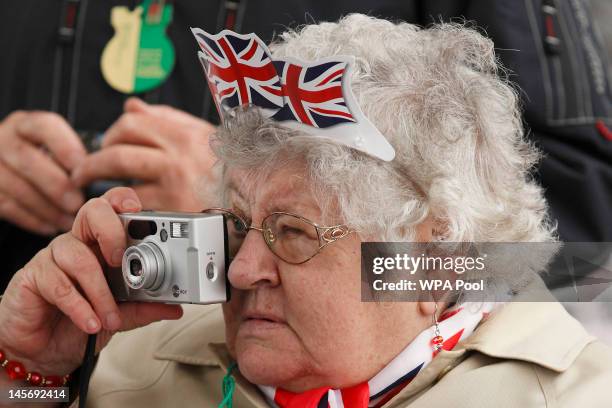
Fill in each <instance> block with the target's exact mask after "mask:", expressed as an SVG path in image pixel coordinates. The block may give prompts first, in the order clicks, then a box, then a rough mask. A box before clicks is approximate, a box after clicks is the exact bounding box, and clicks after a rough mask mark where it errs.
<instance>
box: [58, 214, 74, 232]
mask: <svg viewBox="0 0 612 408" xmlns="http://www.w3.org/2000/svg"><path fill="white" fill-rule="evenodd" d="M73 223H74V217H71V216H69V215H62V216H61V217H60V219H59V225H60V227H61V229H62V230H63V231H70V230H71V229H72V224H73Z"/></svg>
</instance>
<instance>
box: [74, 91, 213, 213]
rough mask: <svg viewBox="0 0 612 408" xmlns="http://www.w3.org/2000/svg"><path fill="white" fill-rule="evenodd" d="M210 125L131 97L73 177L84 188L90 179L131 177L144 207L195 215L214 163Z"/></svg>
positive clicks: (210, 177)
mask: <svg viewBox="0 0 612 408" xmlns="http://www.w3.org/2000/svg"><path fill="white" fill-rule="evenodd" d="M214 130H215V127H214V126H212V125H211V124H210V123H208V122H206V121H204V120H202V119H199V118H196V117H195V116H192V115H189V114H188V113H185V112H182V111H180V110H177V109H174V108H171V107H169V106H162V105H148V104H146V103H145V102H143V101H141V100H139V99H136V98H130V99H128V100H127V101H126V104H125V113H124V114H123V115H122V116H121V117H120V118H119V119H118V120H117V122H115V124H114V125H113V126H111V127H110V128H109V129H108V131H107V132H106V134H105V136H104V140H103V142H102V149H101V150H100V151H98V152H96V153H93V154H91V155H90V156H88V157H87V159H86V160H85V161H84V162H83V163H82V164H81V165H80V166H79V167H78V168H77V169H76V170H75V172H74V173H73V181H74V182H75V183H76V184H77V185H79V186H86V185H88V184H89V183H91V182H93V181H95V180H103V179H134V180H137V181H138V182H139V184H137V185H135V186H133V188H134V190H135V191H136V193H138V196H139V197H140V200H141V201H142V203H143V206H144V208H146V209H151V210H166V211H199V210H201V209H202V208H203V207H204V206H205V204H206V203H203V202H202V200H201V197H200V196H199V194H198V190H200V187H201V183H202V181H204V180H208V181H209V182H212V178H213V174H212V166H213V164H214V162H215V158H214V156H213V153H212V151H211V150H210V147H209V144H208V139H209V136H210V135H211V134H212V133H213V132H214Z"/></svg>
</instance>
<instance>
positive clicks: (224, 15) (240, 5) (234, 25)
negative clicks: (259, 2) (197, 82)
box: [202, 0, 247, 120]
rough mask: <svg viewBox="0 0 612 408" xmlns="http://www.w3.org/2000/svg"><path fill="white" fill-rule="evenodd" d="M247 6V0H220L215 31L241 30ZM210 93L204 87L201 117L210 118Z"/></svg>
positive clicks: (211, 101) (211, 102)
mask: <svg viewBox="0 0 612 408" xmlns="http://www.w3.org/2000/svg"><path fill="white" fill-rule="evenodd" d="M246 6H247V0H221V1H220V3H219V13H218V14H217V31H216V32H217V33H218V32H220V31H222V30H232V31H235V32H238V33H239V32H241V31H242V23H243V21H244V14H245V10H246ZM212 105H213V100H212V95H211V93H210V89H209V88H208V87H207V86H206V87H204V103H203V106H202V117H203V118H204V119H207V120H211V116H212V114H213V113H212V111H211V109H212Z"/></svg>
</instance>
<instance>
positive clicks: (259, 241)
mask: <svg viewBox="0 0 612 408" xmlns="http://www.w3.org/2000/svg"><path fill="white" fill-rule="evenodd" d="M228 278H229V281H230V283H231V285H232V286H233V287H234V288H236V289H243V290H249V289H255V288H256V287H258V286H260V285H268V286H277V285H278V284H279V283H280V278H279V275H278V263H277V259H276V256H275V255H274V254H273V253H272V251H270V248H268V246H267V245H266V242H265V241H264V239H263V236H262V234H261V232H260V231H257V230H251V231H249V232H248V234H247V236H246V237H245V239H244V242H243V243H242V246H241V247H240V249H239V250H238V253H236V256H235V257H234V259H233V260H232V263H231V264H230V267H229V271H228Z"/></svg>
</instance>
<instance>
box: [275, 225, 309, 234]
mask: <svg viewBox="0 0 612 408" xmlns="http://www.w3.org/2000/svg"><path fill="white" fill-rule="evenodd" d="M280 232H281V235H282V236H288V237H298V236H301V235H305V234H306V232H305V231H304V230H303V229H300V228H295V227H291V226H289V225H283V226H282V227H281V231H280Z"/></svg>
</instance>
